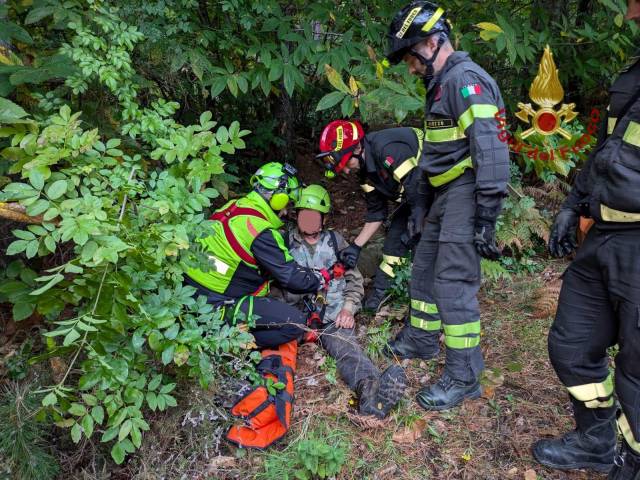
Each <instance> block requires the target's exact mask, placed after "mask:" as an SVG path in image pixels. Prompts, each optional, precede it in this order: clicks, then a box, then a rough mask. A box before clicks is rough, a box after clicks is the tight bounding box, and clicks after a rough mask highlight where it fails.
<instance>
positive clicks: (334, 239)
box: [329, 230, 340, 262]
mask: <svg viewBox="0 0 640 480" xmlns="http://www.w3.org/2000/svg"><path fill="white" fill-rule="evenodd" d="M329 235H330V236H331V238H330V239H329V242H331V246H332V247H333V253H335V255H336V262H337V261H338V260H340V255H339V254H340V251H339V250H338V239H337V237H336V232H334V231H333V230H329Z"/></svg>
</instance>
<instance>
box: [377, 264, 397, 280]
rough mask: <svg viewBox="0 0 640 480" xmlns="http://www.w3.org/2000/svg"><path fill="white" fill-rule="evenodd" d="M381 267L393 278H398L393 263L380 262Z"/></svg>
mask: <svg viewBox="0 0 640 480" xmlns="http://www.w3.org/2000/svg"><path fill="white" fill-rule="evenodd" d="M379 268H380V270H382V271H383V272H384V273H386V274H387V275H388V276H390V277H391V278H396V274H395V272H394V271H393V267H392V266H391V265H389V264H388V263H385V262H382V263H381V264H380V267H379Z"/></svg>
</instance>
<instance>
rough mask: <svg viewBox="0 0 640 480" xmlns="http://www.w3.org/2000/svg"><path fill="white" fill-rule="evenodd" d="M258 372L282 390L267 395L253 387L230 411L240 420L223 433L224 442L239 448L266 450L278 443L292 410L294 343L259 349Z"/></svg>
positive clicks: (295, 350) (294, 365)
mask: <svg viewBox="0 0 640 480" xmlns="http://www.w3.org/2000/svg"><path fill="white" fill-rule="evenodd" d="M261 353H262V361H261V362H260V363H259V364H258V371H259V372H260V373H261V374H262V376H263V377H264V378H270V379H271V380H273V381H274V382H276V383H277V382H281V383H283V384H284V385H285V387H284V388H283V389H281V390H278V391H277V393H276V394H275V395H270V394H269V392H268V390H267V388H266V387H265V386H264V385H260V386H259V387H256V388H255V389H253V390H252V391H250V392H249V393H247V394H246V395H245V396H244V397H242V398H241V399H240V400H239V401H238V402H237V403H236V404H235V405H234V406H233V408H231V413H232V414H233V415H234V416H236V417H240V418H242V419H243V420H244V424H242V425H234V426H233V427H231V429H230V430H229V432H227V439H228V440H230V441H231V442H233V443H235V444H237V445H238V446H240V447H246V448H266V447H268V446H270V445H271V444H273V443H274V442H276V441H278V440H280V439H281V438H282V437H283V436H284V435H285V434H286V433H287V431H288V430H289V421H290V420H291V412H292V410H293V375H294V372H295V369H296V356H297V354H298V342H297V341H296V340H292V341H291V342H289V343H285V344H282V345H280V346H279V347H278V349H277V350H263V351H262V352H261Z"/></svg>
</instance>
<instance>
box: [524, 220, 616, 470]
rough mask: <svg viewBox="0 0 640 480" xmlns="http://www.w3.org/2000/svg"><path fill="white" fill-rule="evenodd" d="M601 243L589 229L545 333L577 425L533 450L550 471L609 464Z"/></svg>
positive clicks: (607, 329) (612, 333) (608, 312)
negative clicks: (572, 429) (551, 469)
mask: <svg viewBox="0 0 640 480" xmlns="http://www.w3.org/2000/svg"><path fill="white" fill-rule="evenodd" d="M603 241H604V235H602V234H599V233H597V231H596V230H595V229H592V231H591V232H590V233H589V235H588V236H587V239H586V241H585V242H584V244H583V245H582V246H581V248H580V250H579V251H578V255H577V257H576V259H575V260H574V261H573V263H572V264H571V265H570V266H569V268H568V269H567V271H566V272H565V274H564V277H563V283H562V290H561V291H560V298H559V302H558V311H557V313H556V318H555V321H554V323H553V326H552V327H551V330H550V332H549V357H550V359H551V363H552V364H553V367H554V369H555V371H556V373H557V374H558V377H559V378H560V380H561V381H562V383H563V384H564V385H565V386H566V387H567V389H568V391H569V394H570V397H571V401H572V403H573V410H574V417H575V421H576V429H575V430H574V431H572V432H569V433H567V434H565V435H564V436H563V437H561V438H556V439H544V440H540V441H538V442H537V443H536V444H535V445H534V446H533V455H534V457H535V458H536V460H538V461H539V462H540V463H542V464H543V465H546V466H548V467H552V468H559V469H579V468H589V469H592V470H596V471H600V472H607V471H609V470H610V469H611V467H612V466H613V459H614V453H615V445H616V434H615V428H614V417H615V406H614V399H613V379H612V376H611V374H610V372H609V361H608V356H607V348H608V347H609V346H610V345H612V344H613V343H615V339H616V332H617V322H616V319H615V315H614V311H613V305H612V304H611V302H610V299H609V295H608V293H607V288H606V279H605V278H603V275H602V270H601V268H602V265H601V263H600V261H599V256H600V252H602V248H603V247H602V243H603ZM605 248H606V244H605Z"/></svg>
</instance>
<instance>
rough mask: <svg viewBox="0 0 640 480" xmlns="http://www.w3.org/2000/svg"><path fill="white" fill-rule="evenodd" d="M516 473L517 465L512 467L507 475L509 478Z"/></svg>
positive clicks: (513, 476)
mask: <svg viewBox="0 0 640 480" xmlns="http://www.w3.org/2000/svg"><path fill="white" fill-rule="evenodd" d="M517 474H518V467H513V468H512V469H510V470H509V471H508V472H507V475H508V476H509V478H515V476H516V475H517Z"/></svg>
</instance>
